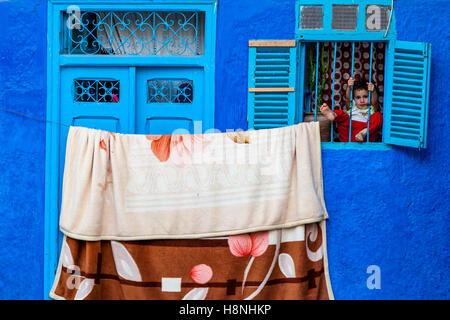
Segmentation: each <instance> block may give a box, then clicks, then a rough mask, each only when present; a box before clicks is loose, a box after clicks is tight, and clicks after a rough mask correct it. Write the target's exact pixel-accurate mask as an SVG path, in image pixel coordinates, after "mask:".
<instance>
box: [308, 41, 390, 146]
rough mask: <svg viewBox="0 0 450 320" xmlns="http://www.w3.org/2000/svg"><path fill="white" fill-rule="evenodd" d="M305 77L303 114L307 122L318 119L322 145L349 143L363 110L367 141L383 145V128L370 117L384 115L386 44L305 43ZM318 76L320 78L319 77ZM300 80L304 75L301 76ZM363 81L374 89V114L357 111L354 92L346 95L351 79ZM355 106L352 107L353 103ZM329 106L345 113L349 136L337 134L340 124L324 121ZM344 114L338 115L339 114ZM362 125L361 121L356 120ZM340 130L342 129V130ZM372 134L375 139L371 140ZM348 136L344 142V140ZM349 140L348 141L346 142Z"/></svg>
mask: <svg viewBox="0 0 450 320" xmlns="http://www.w3.org/2000/svg"><path fill="white" fill-rule="evenodd" d="M303 45H304V46H305V53H306V57H305V74H304V79H305V81H304V91H303V92H304V96H303V108H304V110H303V114H304V121H316V120H317V117H318V116H319V117H320V119H319V122H320V124H321V137H322V142H350V139H351V136H352V134H350V133H351V132H352V128H351V126H352V121H351V118H352V116H354V117H355V116H356V115H355V114H358V112H357V111H360V110H362V111H361V112H362V113H363V114H362V117H367V124H368V125H367V127H368V128H367V130H369V131H368V133H367V136H365V137H364V139H365V141H372V142H381V141H382V136H381V128H379V130H377V131H376V132H374V133H372V131H373V130H375V129H376V128H378V127H377V126H378V124H375V125H374V126H375V127H373V128H372V129H371V128H370V125H371V123H373V122H375V120H377V118H372V121H371V116H373V114H374V113H375V111H378V112H379V114H377V116H376V117H378V116H380V115H382V104H383V96H384V68H385V56H386V45H385V43H384V42H305V43H303ZM316 75H317V76H316ZM300 76H301V75H300ZM351 77H352V78H354V79H355V80H364V81H365V82H369V79H371V81H370V82H371V83H373V85H374V87H375V88H374V92H376V93H375V94H376V96H375V97H374V98H376V103H375V104H374V105H373V107H374V109H373V110H371V112H368V111H364V108H361V109H360V110H358V109H359V108H358V109H355V99H354V98H355V97H353V91H352V90H349V92H347V87H348V81H349V79H350V78H351ZM367 99H368V101H372V93H371V92H370V91H369V97H368V98H367ZM350 102H352V103H350ZM323 103H326V104H327V105H328V106H329V108H330V109H331V110H333V111H334V110H342V112H346V113H347V114H348V115H349V118H350V119H349V123H348V126H349V127H348V133H346V134H343V133H342V131H340V130H338V127H337V123H336V122H334V121H333V122H331V121H329V120H327V119H326V118H324V119H322V118H323V117H322V116H321V112H320V107H321V106H322V104H323ZM316 106H317V107H316ZM340 112H341V111H339V113H340ZM353 120H355V121H361V118H360V117H359V115H358V118H356V119H353ZM339 129H341V128H339ZM371 134H372V136H371ZM343 136H345V141H344V140H343ZM346 139H348V140H346Z"/></svg>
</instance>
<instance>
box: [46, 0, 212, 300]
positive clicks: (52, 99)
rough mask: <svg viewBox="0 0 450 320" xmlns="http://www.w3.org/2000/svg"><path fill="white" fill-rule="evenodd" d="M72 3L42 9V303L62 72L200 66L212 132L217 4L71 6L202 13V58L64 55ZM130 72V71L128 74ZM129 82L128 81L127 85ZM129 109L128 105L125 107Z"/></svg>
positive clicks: (54, 216)
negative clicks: (44, 25)
mask: <svg viewBox="0 0 450 320" xmlns="http://www.w3.org/2000/svg"><path fill="white" fill-rule="evenodd" d="M70 5H73V2H70V1H67V0H49V1H48V4H47V33H48V37H47V41H48V44H47V121H48V122H47V127H46V159H45V161H46V169H45V181H46V183H45V210H44V215H45V216H44V283H43V289H44V299H49V296H48V293H49V292H50V289H51V287H52V285H53V281H54V276H55V271H56V270H57V265H58V256H59V248H60V246H61V234H60V232H59V226H58V219H59V211H60V199H61V190H60V188H61V185H62V183H61V181H60V180H61V178H60V172H61V170H62V169H63V168H62V164H61V162H60V150H61V141H60V135H59V127H60V125H58V123H60V89H61V88H60V86H61V84H60V80H59V79H60V75H61V68H64V67H90V66H95V67H102V66H104V67H106V66H109V67H111V66H117V67H129V68H130V71H129V72H130V75H133V74H134V75H136V68H138V67H152V66H159V67H161V66H167V67H201V68H203V69H204V74H205V81H204V91H205V93H206V94H205V105H206V106H209V107H208V108H205V119H207V123H205V124H204V126H203V129H204V130H206V129H207V128H213V127H214V111H215V110H214V106H215V94H214V92H215V81H214V79H215V71H214V66H215V47H216V25H217V5H218V0H154V1H148V0H147V1H143V0H126V1H125V0H116V1H111V0H109V1H107V0H94V1H91V0H79V1H77V2H76V5H77V6H78V7H79V8H80V9H81V10H82V11H83V10H86V11H96V10H98V11H100V10H107V11H113V10H117V11H189V10H191V11H192V10H197V11H203V12H205V35H204V36H205V38H204V43H205V46H204V52H203V55H202V56H196V57H191V56H102V57H101V58H100V57H96V56H89V55H64V54H63V53H62V52H61V42H62V39H61V37H62V34H61V30H62V29H61V27H62V24H63V23H64V21H63V18H62V16H63V15H62V12H67V9H68V7H69V6H70ZM133 70H134V71H133ZM133 81H134V80H132V79H130V82H133ZM130 104H133V101H131V102H130Z"/></svg>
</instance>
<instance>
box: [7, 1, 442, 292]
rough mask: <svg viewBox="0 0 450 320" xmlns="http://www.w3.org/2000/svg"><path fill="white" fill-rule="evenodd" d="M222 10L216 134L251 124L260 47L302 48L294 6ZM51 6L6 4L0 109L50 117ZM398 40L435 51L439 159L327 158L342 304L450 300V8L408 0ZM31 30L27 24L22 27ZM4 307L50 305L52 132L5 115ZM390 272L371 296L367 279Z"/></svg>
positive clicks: (422, 154)
mask: <svg viewBox="0 0 450 320" xmlns="http://www.w3.org/2000/svg"><path fill="white" fill-rule="evenodd" d="M280 2H281V1H279V0H258V1H256V0H240V1H232V0H221V1H220V4H219V10H218V24H217V56H216V127H217V128H218V129H220V130H222V131H224V130H225V129H227V128H235V129H236V128H243V129H245V128H246V126H247V124H246V115H247V110H246V103H247V52H248V47H247V43H248V39H292V38H293V36H294V25H295V16H294V2H295V1H294V0H289V1H283V4H282V5H280ZM46 10H47V7H46V1H44V2H42V3H41V2H39V3H38V2H36V1H29V0H22V1H18V0H10V1H3V2H0V21H1V22H2V33H1V34H0V37H1V38H0V61H1V62H0V71H1V72H0V77H1V78H0V80H1V81H0V83H1V84H2V89H1V90H0V107H1V108H7V109H10V110H14V111H15V112H19V113H25V114H28V115H31V116H34V117H38V118H45V115H46V110H45V109H46V20H47V18H46ZM395 10H396V19H397V26H396V27H397V33H398V39H400V40H410V41H423V42H429V43H432V45H433V47H432V73H431V86H432V88H431V96H430V111H429V116H430V121H429V131H428V149H426V150H421V151H418V150H415V149H407V148H397V147H393V148H392V150H384V151H379V150H378V151H368V150H366V151H363V150H323V167H324V187H325V192H326V197H325V200H326V204H327V208H328V211H329V215H330V219H329V221H328V225H327V236H328V257H329V264H330V275H331V282H332V286H333V290H334V294H335V297H336V298H337V299H449V298H450V293H449V287H450V286H449V280H448V272H449V265H450V263H449V262H450V261H449V252H448V243H449V241H448V240H449V217H448V216H449V215H448V213H449V205H448V199H450V192H449V187H448V182H449V171H450V170H449V169H450V168H449V162H448V161H447V152H446V148H445V147H446V146H448V145H450V141H449V140H450V135H449V132H448V130H446V124H447V123H449V122H450V113H449V112H447V110H448V105H449V104H450V97H449V90H448V89H447V88H446V87H445V86H447V82H448V81H447V75H446V74H445V73H444V72H445V71H447V72H448V70H450V66H449V61H448V59H449V52H450V48H449V43H450V37H449V31H448V30H450V24H449V22H448V20H447V19H446V18H445V15H444V14H443V13H444V12H449V11H450V1H447V0H433V1H431V0H430V1H422V0H396V1H395ZM20 21H23V22H24V23H20ZM0 113H1V120H0V167H1V168H2V170H1V171H0V172H1V173H0V270H2V275H1V276H0V299H42V298H43V297H44V294H43V285H42V281H43V230H44V183H45V181H44V170H45V124H44V123H43V122H41V121H38V120H36V119H32V118H26V117H22V116H18V115H15V114H11V113H7V112H4V111H1V110H0ZM370 265H378V266H379V267H380V269H381V289H379V290H369V289H368V288H367V286H366V280H367V278H368V276H369V274H367V273H366V269H367V267H368V266H370Z"/></svg>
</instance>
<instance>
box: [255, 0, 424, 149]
mask: <svg viewBox="0 0 450 320" xmlns="http://www.w3.org/2000/svg"><path fill="white" fill-rule="evenodd" d="M391 4H392V2H391V0H378V1H371V0H370V1H369V0H359V1H347V0H330V1H326V0H297V1H296V11H295V14H296V19H297V24H296V30H295V35H296V38H295V40H268V39H267V40H266V39H260V40H253V39H252V40H250V41H249V84H248V85H249V93H248V124H249V128H254V129H261V128H273V127H280V126H284V125H292V124H295V123H298V122H302V121H317V120H319V123H320V127H321V135H322V142H323V143H324V144H323V147H325V148H358V149H361V148H363V149H364V148H366V149H367V148H381V149H383V148H386V146H387V145H400V146H408V147H415V148H425V147H426V142H427V136H426V132H427V116H428V91H429V88H428V87H429V69H430V58H431V57H430V56H431V46H430V45H429V44H426V43H415V42H408V41H399V40H397V39H396V31H395V17H394V14H393V8H392V7H391ZM262 47H264V48H265V50H266V51H271V50H272V51H273V50H277V51H280V52H281V51H282V50H283V49H284V50H285V52H288V54H287V56H285V57H284V59H285V60H284V61H285V62H288V74H289V83H288V84H279V85H275V82H274V80H276V79H277V77H278V73H277V70H275V69H274V68H275V67H276V66H275V65H272V66H270V65H268V66H267V68H269V69H268V70H270V71H267V72H266V73H264V74H263V73H262V72H261V63H262V59H263V57H264V56H263V55H262V53H261V48H262ZM292 47H296V50H293V49H292ZM293 60H294V61H295V63H293V62H292V61H293ZM267 61H268V63H270V60H267ZM294 74H295V76H294ZM350 77H352V78H355V79H358V78H360V79H361V80H366V81H367V82H369V79H370V80H371V81H370V82H371V83H372V84H374V85H375V91H374V92H375V93H374V94H373V96H370V97H367V99H368V100H369V101H370V100H372V98H373V99H374V101H373V102H375V103H374V104H373V107H375V108H377V110H374V111H379V113H378V114H376V113H375V112H373V111H372V112H370V113H369V112H368V111H367V112H365V111H364V109H363V108H361V109H359V110H357V109H356V108H354V107H353V106H354V105H355V101H354V100H355V99H354V98H355V97H353V92H352V91H351V90H350V91H349V93H348V97H347V92H346V89H347V82H348V78H350ZM262 80H264V81H266V82H267V83H272V84H271V86H270V87H269V88H264V89H263V88H261V84H260V83H261V81H262ZM261 92H265V95H266V96H261V94H262V93H261ZM280 92H285V93H284V94H285V95H286V96H288V97H289V98H288V99H285V100H284V101H285V102H284V104H282V103H283V99H282V95H281V94H280ZM269 94H270V97H271V98H272V100H269V99H267V98H265V97H268V96H269ZM369 95H372V93H369ZM358 97H359V96H357V97H356V98H358ZM324 102H325V103H327V105H328V106H329V107H330V109H333V110H334V111H335V112H337V111H336V110H341V112H340V114H345V113H346V114H348V115H349V117H350V119H351V118H352V117H353V115H354V111H357V112H356V113H362V116H363V117H359V115H355V117H356V116H358V117H359V118H358V119H359V123H355V122H354V121H351V120H350V119H349V121H348V133H346V132H344V131H342V126H341V127H340V128H339V127H338V126H337V121H333V122H331V121H329V120H326V121H323V120H322V119H318V116H320V114H321V113H320V111H319V110H318V108H316V106H318V107H320V106H321V105H322V103H324ZM366 110H367V108H366ZM364 113H367V115H366V114H364ZM371 117H372V118H371ZM263 119H264V122H263ZM280 119H284V120H285V121H280ZM361 119H364V120H361ZM377 119H378V120H379V122H381V121H382V129H380V130H377V131H375V132H374V133H371V129H372V130H374V129H375V128H377V127H376V125H374V126H372V128H371V124H372V122H373V121H375V120H377ZM362 121H364V122H363V127H361V128H364V124H365V129H366V130H367V129H368V134H367V135H366V136H365V137H364V139H363V141H366V142H367V143H360V142H353V141H354V138H355V136H356V134H354V132H353V131H352V125H353V124H354V123H355V124H356V125H357V126H353V129H356V128H358V126H359V125H361V122H362ZM343 137H344V138H343ZM352 137H353V138H352ZM347 139H348V140H347ZM350 141H352V142H350Z"/></svg>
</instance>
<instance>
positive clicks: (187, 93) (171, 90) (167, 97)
mask: <svg viewBox="0 0 450 320" xmlns="http://www.w3.org/2000/svg"><path fill="white" fill-rule="evenodd" d="M147 85H148V99H147V102H148V103H192V102H193V100H194V84H193V81H192V80H186V79H181V80H167V79H151V80H148V81H147Z"/></svg>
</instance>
